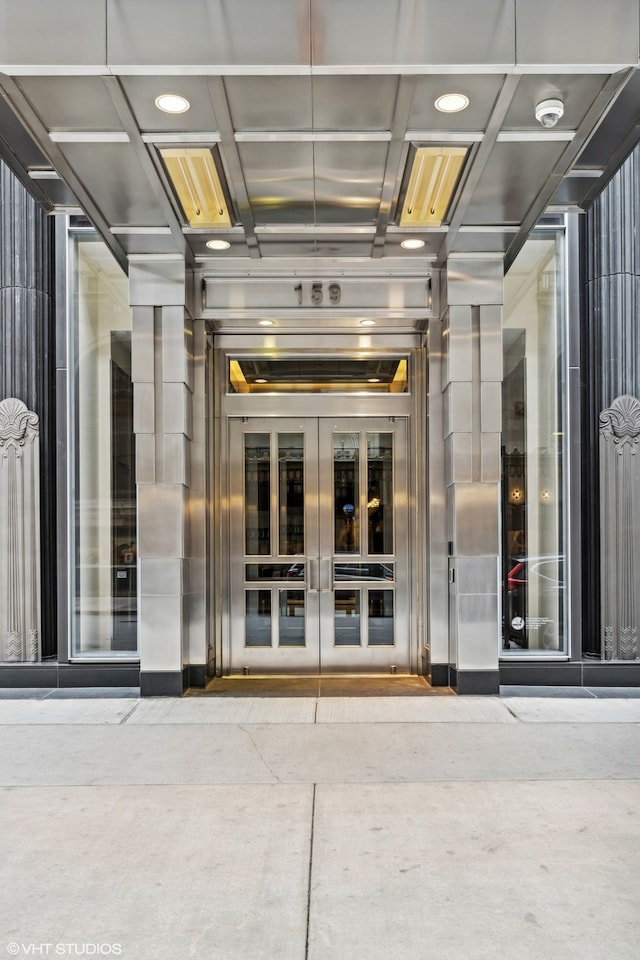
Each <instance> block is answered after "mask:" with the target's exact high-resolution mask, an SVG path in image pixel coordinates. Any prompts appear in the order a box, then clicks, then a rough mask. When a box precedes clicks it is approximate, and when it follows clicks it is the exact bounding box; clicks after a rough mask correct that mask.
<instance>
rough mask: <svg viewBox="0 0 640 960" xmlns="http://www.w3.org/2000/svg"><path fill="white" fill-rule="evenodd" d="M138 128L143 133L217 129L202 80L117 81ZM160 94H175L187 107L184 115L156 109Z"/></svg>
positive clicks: (170, 77)
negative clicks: (122, 89)
mask: <svg viewBox="0 0 640 960" xmlns="http://www.w3.org/2000/svg"><path fill="white" fill-rule="evenodd" d="M121 83H122V86H123V88H124V92H125V94H126V95H127V99H128V101H129V103H130V105H131V109H132V110H133V112H134V114H135V117H136V122H137V124H138V127H139V128H140V130H141V131H142V132H143V133H165V134H167V133H175V134H180V133H187V134H190V133H202V134H206V133H208V134H212V133H214V132H215V131H217V129H218V124H217V122H216V118H215V115H214V112H213V105H212V103H211V97H210V96H209V90H208V87H207V78H206V77H190V76H175V77H174V76H168V77H167V76H156V77H154V76H152V77H135V76H134V77H129V76H125V77H122V78H121ZM161 93H177V94H180V95H181V96H183V97H186V98H187V100H188V101H189V103H190V104H191V106H190V107H189V110H187V112H186V113H179V114H171V113H164V112H163V111H162V110H159V109H158V108H157V107H156V103H155V100H156V97H158V96H159V95H160V94H161Z"/></svg>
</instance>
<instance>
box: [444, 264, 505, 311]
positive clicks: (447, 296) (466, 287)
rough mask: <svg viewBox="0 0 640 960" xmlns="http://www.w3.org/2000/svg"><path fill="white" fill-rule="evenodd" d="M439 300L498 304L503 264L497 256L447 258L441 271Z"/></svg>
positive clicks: (453, 303) (499, 301) (455, 302)
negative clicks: (490, 257)
mask: <svg viewBox="0 0 640 960" xmlns="http://www.w3.org/2000/svg"><path fill="white" fill-rule="evenodd" d="M442 276H443V280H444V286H445V289H444V290H443V299H444V300H445V301H446V302H447V303H448V304H449V306H450V307H451V306H452V305H458V304H471V305H472V306H478V305H484V304H498V303H502V297H503V291H502V285H503V266H502V260H501V259H500V258H496V259H495V260H493V259H477V260H474V259H472V258H469V259H466V258H463V257H459V258H458V257H456V258H455V259H451V260H449V263H448V264H447V269H446V271H443V274H442Z"/></svg>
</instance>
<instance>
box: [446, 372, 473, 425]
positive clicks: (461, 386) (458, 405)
mask: <svg viewBox="0 0 640 960" xmlns="http://www.w3.org/2000/svg"><path fill="white" fill-rule="evenodd" d="M443 394H444V433H443V435H444V436H445V437H447V436H448V435H449V434H450V433H468V432H470V431H471V426H472V414H473V401H472V384H471V383H470V382H468V381H454V382H452V383H449V384H448V385H447V386H446V387H445V389H444V391H443Z"/></svg>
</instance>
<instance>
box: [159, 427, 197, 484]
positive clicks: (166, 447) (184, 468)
mask: <svg viewBox="0 0 640 960" xmlns="http://www.w3.org/2000/svg"><path fill="white" fill-rule="evenodd" d="M190 448H191V444H190V443H189V441H188V440H187V438H186V437H185V435H184V434H183V433H165V435H164V437H163V438H162V452H163V466H164V481H165V483H182V484H184V486H185V487H189V486H190V485H191V461H190V458H189V454H190Z"/></svg>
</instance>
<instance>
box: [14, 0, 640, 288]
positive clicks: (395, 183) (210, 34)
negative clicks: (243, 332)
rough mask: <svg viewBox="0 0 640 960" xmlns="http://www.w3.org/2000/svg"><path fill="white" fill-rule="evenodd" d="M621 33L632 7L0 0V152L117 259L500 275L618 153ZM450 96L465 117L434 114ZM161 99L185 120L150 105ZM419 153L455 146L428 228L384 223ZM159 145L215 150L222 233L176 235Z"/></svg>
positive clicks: (576, 203)
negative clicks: (371, 266)
mask: <svg viewBox="0 0 640 960" xmlns="http://www.w3.org/2000/svg"><path fill="white" fill-rule="evenodd" d="M639 39H640V0H607V2H606V4H605V3H604V2H603V0H482V2H481V3H480V2H478V0H182V2H180V3H176V2H174V0H128V2H127V3H121V2H118V0H56V3H51V2H50V0H21V2H20V3H16V2H15V0H0V93H1V94H2V99H0V155H2V156H3V158H4V159H5V160H6V161H7V162H8V163H9V164H10V165H11V166H12V168H13V169H14V171H15V172H16V173H17V174H18V176H20V177H21V179H22V180H23V182H25V183H27V184H28V185H29V188H30V189H31V191H32V192H33V193H34V194H35V195H36V197H37V198H38V199H39V200H40V202H41V203H42V204H43V206H44V207H45V208H46V209H47V210H49V211H51V212H58V211H59V212H64V211H66V212H69V211H71V212H80V211H82V212H84V213H86V214H87V215H88V216H89V218H90V219H91V220H92V221H93V223H94V224H95V226H96V227H97V228H98V230H99V231H100V233H101V234H102V235H103V236H104V238H105V240H106V241H107V243H108V244H109V246H110V247H111V249H112V251H113V252H114V254H115V255H116V257H117V258H118V260H119V261H120V262H121V263H122V264H123V265H126V264H127V260H128V258H130V257H132V256H141V255H154V256H158V255H176V254H179V255H180V256H184V257H185V258H186V260H187V262H189V263H191V264H192V265H199V266H200V267H202V268H204V269H208V268H211V270H213V271H214V272H221V273H224V272H225V271H227V270H230V271H234V270H235V271H237V270H238V269H240V268H242V266H243V264H245V265H246V267H247V269H250V268H251V265H252V263H253V262H254V261H256V260H263V261H265V262H264V263H263V264H262V269H264V268H265V267H267V264H269V263H273V265H274V268H276V267H277V264H278V263H283V262H285V261H286V262H290V261H291V259H292V258H295V259H296V260H297V259H299V258H302V259H305V258H307V259H309V260H311V261H320V260H322V261H325V262H326V261H327V260H328V261H331V262H333V263H336V264H337V263H342V262H344V265H345V268H346V269H348V266H349V264H351V265H353V264H357V263H362V262H364V261H376V260H377V261H378V266H379V268H380V269H381V270H384V264H385V262H388V264H389V265H391V263H392V261H393V263H397V262H398V257H402V258H403V260H404V261H407V260H409V261H410V260H411V259H413V260H415V261H417V262H416V263H415V267H416V269H418V268H419V266H420V264H422V265H423V266H426V265H433V266H439V265H441V264H443V263H444V262H445V261H446V260H447V258H448V257H449V256H450V255H452V254H453V255H458V256H461V257H469V256H477V255H478V254H492V255H495V256H498V257H501V256H503V255H504V256H505V258H506V261H507V264H508V263H509V262H510V261H511V260H512V259H513V257H514V256H515V254H516V253H517V251H518V250H519V249H520V247H521V245H522V243H523V241H524V239H525V238H526V236H527V235H528V233H529V232H530V230H531V228H532V227H533V225H534V224H535V223H536V222H537V220H538V219H539V218H540V217H541V216H542V215H543V214H545V213H546V214H547V215H549V214H551V215H553V214H560V213H562V212H564V211H566V210H567V209H569V210H582V209H585V208H587V207H588V206H589V204H590V203H591V202H592V200H593V199H594V197H595V196H596V195H597V193H598V192H599V190H600V189H601V187H602V186H603V184H604V183H605V182H606V180H607V179H608V178H609V177H610V176H611V175H612V173H613V172H614V171H615V169H617V167H618V166H619V165H620V163H621V162H622V160H623V159H624V158H625V156H626V155H627V154H628V153H629V152H630V150H631V149H632V148H633V146H634V145H635V143H636V142H637V140H638V138H639V136H640V74H639V72H638V66H639ZM450 92H456V93H462V94H464V95H465V96H466V97H467V98H468V100H469V105H468V107H467V108H466V109H464V110H461V111H459V112H456V113H441V112H439V111H438V110H437V109H436V107H435V105H434V104H435V100H436V98H437V97H438V96H440V95H441V94H444V93H450ZM163 93H177V94H180V95H182V96H183V97H185V98H186V99H187V100H188V101H189V103H190V109H188V110H187V111H186V112H184V113H180V114H168V113H164V112H161V111H160V110H159V109H158V108H157V107H156V105H155V100H156V98H157V97H158V96H159V95H160V94H163ZM550 99H551V100H559V101H560V102H561V103H562V106H563V113H562V116H561V117H560V119H559V120H558V122H557V124H556V125H555V126H553V127H548V128H547V127H544V126H542V125H541V124H540V123H539V122H538V120H536V116H535V110H536V105H537V104H539V103H540V102H541V101H545V100H550ZM434 145H435V146H438V147H443V148H450V147H463V148H465V150H466V153H465V159H464V163H463V166H462V172H461V174H460V175H459V178H458V180H457V182H456V183H455V188H454V191H453V195H452V199H451V201H450V202H449V204H448V207H447V210H446V213H445V216H444V220H443V222H442V223H441V224H437V225H435V226H417V227H411V228H409V227H406V226H402V224H401V222H400V220H401V208H402V202H403V199H404V195H405V192H406V189H407V181H408V175H409V167H410V164H411V160H412V157H413V155H414V152H415V151H416V150H417V149H419V148H420V147H424V146H434ZM168 147H185V148H190V147H205V148H207V149H210V150H212V151H213V154H214V155H215V157H216V158H217V162H218V165H219V170H220V174H221V179H222V183H223V186H224V187H225V190H226V197H227V200H228V205H229V214H230V221H231V225H230V226H229V225H227V226H218V227H214V228H200V227H194V226H190V225H189V224H188V222H187V219H186V215H185V212H184V208H183V205H182V204H181V203H180V202H179V200H178V198H177V196H176V194H175V192H174V189H173V188H172V185H171V182H170V179H169V176H168V172H167V166H166V164H165V162H163V158H162V154H161V151H162V150H163V149H164V150H166V149H167V148H168ZM416 237H417V238H419V239H421V240H423V241H424V246H423V247H422V248H421V249H419V250H415V251H407V250H405V249H403V248H402V247H401V246H400V244H401V242H402V241H403V240H406V239H409V238H416ZM212 239H220V240H226V241H228V243H229V244H230V246H229V248H228V249H226V250H224V251H212V250H211V249H209V248H208V247H207V246H206V244H207V242H208V241H211V240H212Z"/></svg>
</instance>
